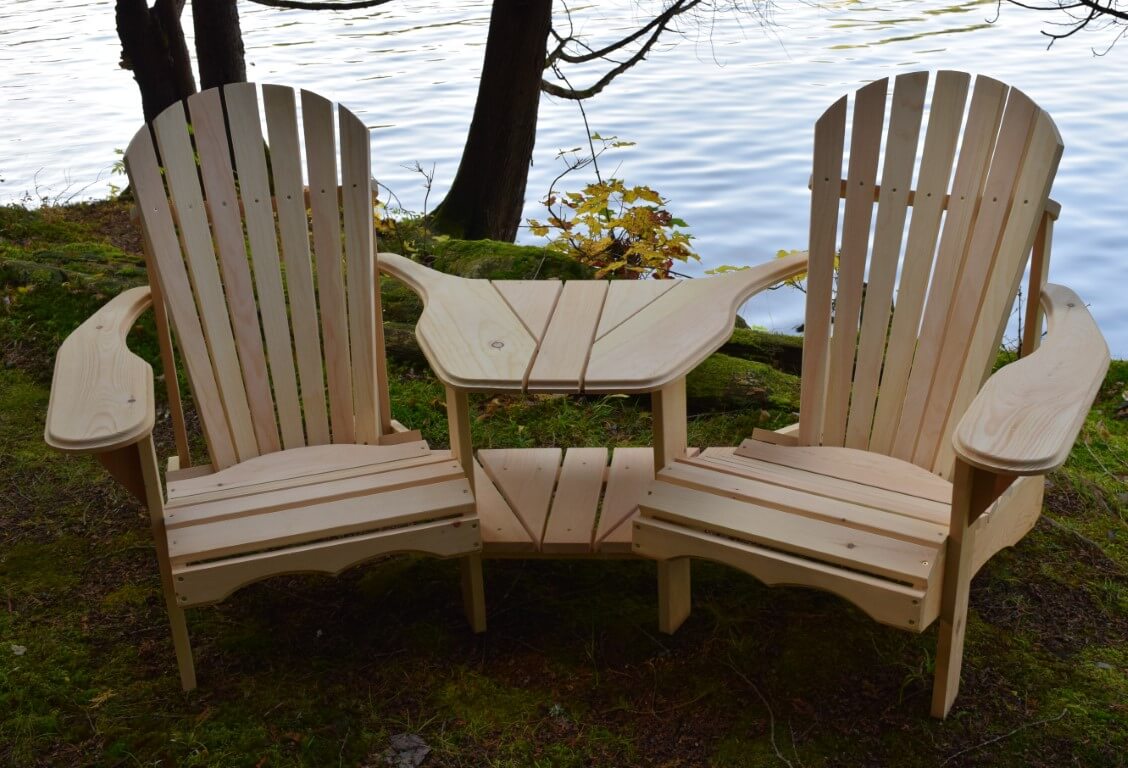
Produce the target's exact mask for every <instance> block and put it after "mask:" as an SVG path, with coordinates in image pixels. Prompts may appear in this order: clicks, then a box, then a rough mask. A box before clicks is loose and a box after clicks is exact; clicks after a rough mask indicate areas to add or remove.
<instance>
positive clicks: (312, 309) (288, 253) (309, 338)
mask: <svg viewBox="0 0 1128 768" xmlns="http://www.w3.org/2000/svg"><path fill="white" fill-rule="evenodd" d="M262 101H263V110H264V111H265V113H266V129H267V138H268V139H269V141H270V147H271V153H270V170H271V175H272V178H273V181H274V196H275V202H274V206H275V210H276V211H277V215H278V241H279V243H280V244H281V247H282V262H283V265H284V267H285V270H284V271H285V278H286V295H287V296H288V298H289V309H290V322H291V323H292V327H293V331H294V359H295V360H296V362H297V369H298V381H299V383H300V385H301V401H302V414H303V415H304V417H305V430H306V443H307V444H309V445H324V444H325V443H328V442H329V411H328V405H327V404H326V402H325V378H324V377H325V374H324V369H323V367H322V361H323V357H322V354H321V334H320V333H319V332H318V328H319V323H318V316H317V298H316V297H315V295H314V287H313V266H312V261H311V259H310V248H309V226H310V225H309V217H308V215H307V214H306V205H305V192H304V189H305V185H304V183H303V181H302V154H301V146H300V144H299V142H298V118H297V105H296V102H295V96H294V91H293V89H291V88H285V87H283V86H278V85H264V86H263V88H262Z"/></svg>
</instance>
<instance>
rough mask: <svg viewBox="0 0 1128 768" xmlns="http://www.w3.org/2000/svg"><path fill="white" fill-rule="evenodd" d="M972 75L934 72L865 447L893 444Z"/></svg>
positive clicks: (875, 448) (881, 450) (881, 449)
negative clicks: (874, 409) (914, 192)
mask: <svg viewBox="0 0 1128 768" xmlns="http://www.w3.org/2000/svg"><path fill="white" fill-rule="evenodd" d="M969 81H970V77H969V76H968V75H967V74H966V73H963V72H940V73H938V74H937V76H936V87H935V88H934V89H933V93H932V101H931V104H930V107H929V114H928V129H927V131H926V132H925V136H924V149H923V151H922V154H921V162H920V171H919V172H918V173H917V183H916V195H915V198H914V200H913V210H912V218H911V220H910V222H909V235H908V238H907V239H906V241H905V255H904V259H903V261H902V264H901V279H900V282H899V284H898V286H897V303H896V306H895V307H894V309H893V323H892V327H891V328H890V331H889V343H888V345H887V346H886V351H885V363H884V365H883V367H882V372H881V386H880V395H879V397H878V401H877V411H876V415H875V416H874V423H873V430H872V433H871V436H870V443H869V447H870V450H872V451H877V452H878V453H885V454H888V453H889V452H890V451H891V450H892V447H893V438H894V435H895V434H896V429H897V422H898V420H899V419H900V417H901V406H902V405H903V404H904V400H905V390H906V389H907V387H908V380H909V371H910V369H911V367H912V362H913V353H914V351H915V350H916V342H917V334H918V332H919V331H920V320H921V314H922V313H923V309H924V297H925V290H926V289H927V287H928V277H929V275H930V274H931V273H932V263H933V257H934V256H935V253H936V241H937V240H938V239H939V234H940V219H941V216H942V214H943V212H944V198H945V196H946V195H947V193H948V183H949V181H951V176H952V165H953V163H954V162H955V156H956V143H957V141H958V140H959V136H960V127H961V125H962V124H963V115H964V107H965V105H966V102H967V91H968V84H969Z"/></svg>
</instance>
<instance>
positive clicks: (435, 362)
mask: <svg viewBox="0 0 1128 768" xmlns="http://www.w3.org/2000/svg"><path fill="white" fill-rule="evenodd" d="M377 261H378V264H379V267H380V270H381V271H382V272H385V273H387V274H389V275H392V276H394V277H396V278H398V279H400V280H402V281H404V282H405V283H406V284H407V285H409V286H410V287H411V288H412V289H413V290H415V291H416V292H417V293H418V294H419V295H420V296H421V297H422V299H423V301H424V304H425V306H424V310H423V314H422V315H421V316H420V318H419V322H418V324H417V325H416V336H417V338H418V340H419V345H420V347H422V349H423V353H424V354H425V355H426V356H427V360H428V362H429V363H430V364H431V367H432V368H433V369H434V371H435V375H436V376H438V378H439V380H440V381H442V382H443V384H445V385H446V388H447V398H448V399H449V400H450V402H453V403H454V404H455V406H454V407H453V408H451V409H450V412H451V413H452V414H453V416H452V418H451V424H450V435H451V450H452V451H453V453H454V455H455V456H456V457H457V458H458V459H459V460H460V461H461V462H462V464H463V467H464V468H465V469H466V471H467V475H468V476H470V477H472V478H473V481H472V482H473V485H474V489H475V491H474V492H475V496H476V497H477V501H478V513H479V516H480V518H481V523H482V541H483V549H482V553H483V555H485V556H487V557H489V556H517V557H530V556H537V555H538V554H540V555H547V556H554V557H555V556H561V555H564V556H567V555H573V556H592V555H629V554H630V551H631V525H630V518H631V517H633V516H634V515H635V514H637V506H638V501H639V498H640V496H641V495H642V493H643V492H644V489H645V488H646V486H647V485H648V484H649V482H650V481H651V480H652V479H653V477H654V473H655V470H656V468H661V467H662V466H665V465H666V464H667V463H668V462H669V461H671V460H672V459H673V458H674V457H676V456H678V455H681V454H684V453H685V452H686V450H687V448H686V412H685V376H686V374H687V373H689V371H691V370H692V369H693V368H694V367H695V366H697V365H698V364H700V363H701V361H702V360H704V359H705V358H706V357H708V356H709V355H710V354H712V353H713V352H714V351H716V350H717V349H718V348H719V347H720V346H721V345H723V344H724V343H725V341H726V340H727V339H728V337H729V335H730V334H731V333H732V327H733V321H734V319H735V315H736V311H737V309H738V308H739V306H740V305H741V304H742V303H743V302H744V301H745V300H746V299H747V298H748V297H750V296H751V295H752V294H754V293H757V292H759V291H761V290H763V289H764V288H767V287H769V286H771V285H774V284H776V283H778V282H780V281H781V280H784V279H786V278H788V277H791V276H793V275H795V274H798V273H799V272H801V271H802V270H803V269H805V268H806V254H801V255H795V256H790V257H787V258H782V259H775V260H771V261H769V262H766V263H764V264H761V265H759V266H756V267H752V268H749V269H746V270H739V271H733V272H728V273H726V274H723V275H719V276H716V277H710V278H702V279H695V280H617V281H608V280H571V281H567V282H561V281H559V280H474V279H466V278H461V277H454V276H451V275H446V274H443V273H441V272H436V271H434V270H431V269H428V268H427V267H424V266H423V265H421V264H418V263H416V262H414V261H411V260H410V259H407V258H404V257H402V256H397V255H395V254H389V253H381V254H379V256H378V259H377ZM470 392H556V393H570V394H579V393H589V394H598V393H612V392H616V393H626V394H632V393H644V392H649V393H651V395H652V398H653V404H654V447H653V448H617V449H615V450H614V451H609V450H608V449H607V448H570V449H568V450H567V451H564V450H562V449H560V448H551V447H548V448H520V449H517V448H515V449H491V450H484V449H483V450H480V451H478V455H477V460H476V461H475V460H474V457H473V450H472V440H471V434H470V419H469V411H468V400H467V395H468V393H470ZM448 405H449V403H448ZM609 458H610V463H608V459H609Z"/></svg>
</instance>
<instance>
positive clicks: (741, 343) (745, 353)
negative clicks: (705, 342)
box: [719, 328, 803, 376]
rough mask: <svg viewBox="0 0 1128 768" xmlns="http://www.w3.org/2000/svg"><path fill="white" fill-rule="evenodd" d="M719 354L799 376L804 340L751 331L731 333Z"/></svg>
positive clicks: (783, 334)
mask: <svg viewBox="0 0 1128 768" xmlns="http://www.w3.org/2000/svg"><path fill="white" fill-rule="evenodd" d="M719 351H720V352H722V353H724V354H726V355H731V356H732V357H740V358H743V359H745V360H755V361H756V362H759V363H767V364H768V365H770V366H771V367H773V368H777V369H779V370H781V371H786V372H787V373H790V374H793V375H795V376H798V375H799V373H800V371H801V369H802V367H803V337H802V336H791V335H789V334H786V333H771V332H770V331H761V330H756V329H752V328H737V329H736V330H735V331H733V334H732V338H730V339H729V340H728V341H727V342H725V345H724V346H723V347H721V348H720V350H719Z"/></svg>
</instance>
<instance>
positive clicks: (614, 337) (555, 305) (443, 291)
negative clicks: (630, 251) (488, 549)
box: [377, 253, 806, 393]
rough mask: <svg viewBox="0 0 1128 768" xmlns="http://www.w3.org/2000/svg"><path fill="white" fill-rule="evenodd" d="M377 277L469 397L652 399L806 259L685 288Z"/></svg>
mask: <svg viewBox="0 0 1128 768" xmlns="http://www.w3.org/2000/svg"><path fill="white" fill-rule="evenodd" d="M377 261H378V264H379V267H380V270H381V271H382V272H385V273H387V274H389V275H392V276H394V277H396V278H398V279H401V280H403V281H404V282H406V283H407V284H408V285H409V286H410V287H411V288H413V289H414V290H415V291H416V292H418V293H419V294H420V295H421V296H422V297H423V300H424V302H425V305H426V306H425V308H424V311H423V314H422V316H421V317H420V319H419V323H418V324H417V326H416V336H417V338H418V339H419V344H420V346H421V347H422V349H423V352H424V354H425V355H426V356H427V360H428V362H430V364H431V366H432V368H433V369H434V371H435V374H436V375H437V376H438V377H439V379H440V380H441V381H443V382H444V383H445V384H448V385H450V386H452V387H454V388H456V389H460V390H466V391H526V392H559V393H580V392H588V393H600V392H626V393H640V392H651V391H654V390H656V389H660V388H662V387H663V386H665V385H667V384H670V383H671V382H674V381H676V380H677V379H679V378H681V377H683V376H685V375H686V374H687V373H688V372H689V371H690V370H692V369H693V368H694V367H695V366H696V365H698V364H699V363H700V362H701V361H702V360H704V359H705V357H707V356H708V355H709V354H711V353H712V352H714V351H716V350H717V349H718V348H719V347H720V346H721V345H722V344H724V342H725V341H726V340H727V339H728V337H729V335H730V334H731V333H732V326H733V321H734V318H735V315H736V310H737V309H738V308H739V306H740V304H741V303H743V302H744V301H745V300H746V299H747V298H748V297H749V296H751V295H752V294H754V293H756V292H758V291H760V290H763V289H764V288H766V287H768V286H771V285H773V284H775V283H777V282H779V281H781V280H783V279H786V278H788V277H790V276H792V275H794V274H797V273H798V272H800V271H802V269H803V268H805V264H806V257H805V255H797V256H790V257H788V258H784V259H776V260H772V261H769V262H767V263H764V264H760V265H758V266H756V267H751V268H749V269H745V270H739V271H735V272H730V273H727V274H724V275H719V276H716V277H710V278H702V279H695V280H693V279H680V280H617V281H608V280H572V281H567V282H561V281H559V280H475V279H467V278H461V277H454V276H451V275H446V274H443V273H441V272H436V271H434V270H430V269H428V268H426V267H424V266H422V265H420V264H417V263H415V262H413V261H411V260H410V259H406V258H404V257H402V256H398V255H395V254H386V253H381V254H379V256H378V259H377Z"/></svg>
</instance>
